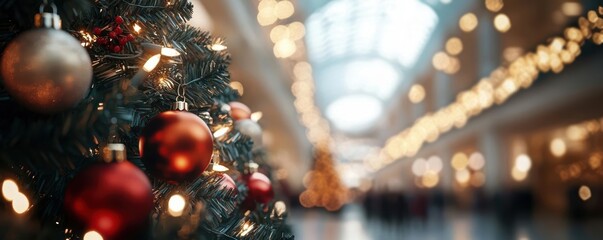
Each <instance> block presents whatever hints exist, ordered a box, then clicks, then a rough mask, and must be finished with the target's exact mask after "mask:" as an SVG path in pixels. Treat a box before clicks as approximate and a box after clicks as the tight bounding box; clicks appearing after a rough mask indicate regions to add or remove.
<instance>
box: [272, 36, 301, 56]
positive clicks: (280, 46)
mask: <svg viewBox="0 0 603 240" xmlns="http://www.w3.org/2000/svg"><path fill="white" fill-rule="evenodd" d="M296 50H297V47H296V46H295V42H293V40H291V39H282V40H280V41H278V42H276V44H274V56H276V57H277V58H288V57H291V55H293V54H294V53H295V51H296Z"/></svg>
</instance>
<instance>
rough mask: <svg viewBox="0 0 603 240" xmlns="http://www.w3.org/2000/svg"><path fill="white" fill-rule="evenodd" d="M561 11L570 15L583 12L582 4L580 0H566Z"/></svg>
mask: <svg viewBox="0 0 603 240" xmlns="http://www.w3.org/2000/svg"><path fill="white" fill-rule="evenodd" d="M561 12H563V14H565V15H566V16H569V17H574V16H578V15H580V14H582V4H580V3H579V2H564V3H562V4H561Z"/></svg>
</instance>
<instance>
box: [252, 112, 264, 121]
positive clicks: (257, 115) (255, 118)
mask: <svg viewBox="0 0 603 240" xmlns="http://www.w3.org/2000/svg"><path fill="white" fill-rule="evenodd" d="M262 116H264V114H263V113H262V112H259V111H258V112H254V113H252V114H251V117H249V118H250V119H251V120H253V121H254V122H257V121H260V119H262Z"/></svg>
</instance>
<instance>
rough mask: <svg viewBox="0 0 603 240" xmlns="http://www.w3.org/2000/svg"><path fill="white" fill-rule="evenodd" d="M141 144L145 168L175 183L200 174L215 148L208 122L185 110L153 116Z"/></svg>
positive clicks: (192, 178) (144, 131)
mask: <svg viewBox="0 0 603 240" xmlns="http://www.w3.org/2000/svg"><path fill="white" fill-rule="evenodd" d="M138 145H139V148H140V156H141V158H142V162H143V163H144V164H145V167H146V168H147V169H148V170H149V171H150V172H151V173H152V174H153V175H155V176H157V177H159V178H162V179H164V180H167V181H168V182H172V183H174V182H182V181H186V180H194V179H195V178H196V177H198V176H199V175H200V174H201V173H202V172H203V171H205V169H206V168H207V166H209V162H210V161H211V156H212V153H213V148H214V142H213V137H212V134H211V131H210V130H209V127H207V124H205V122H203V120H201V118H199V117H198V116H197V115H195V114H192V113H190V112H184V111H167V112H162V113H160V114H159V115H157V116H155V117H154V118H152V119H151V120H150V121H149V122H148V123H147V125H146V126H145V128H144V129H143V130H142V134H141V136H140V141H139V143H138Z"/></svg>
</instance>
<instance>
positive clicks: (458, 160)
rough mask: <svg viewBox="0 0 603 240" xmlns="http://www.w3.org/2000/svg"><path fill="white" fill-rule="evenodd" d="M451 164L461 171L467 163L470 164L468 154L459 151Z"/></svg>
mask: <svg viewBox="0 0 603 240" xmlns="http://www.w3.org/2000/svg"><path fill="white" fill-rule="evenodd" d="M450 164H451V165H452V167H453V168H454V169H456V170H458V171H461V170H463V169H465V168H467V165H468V164H469V159H468V158H467V155H466V154H464V153H462V152H458V153H456V154H454V155H453V156H452V160H451V161H450Z"/></svg>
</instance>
